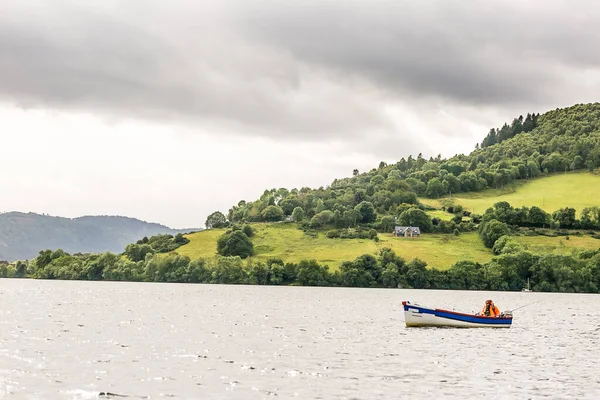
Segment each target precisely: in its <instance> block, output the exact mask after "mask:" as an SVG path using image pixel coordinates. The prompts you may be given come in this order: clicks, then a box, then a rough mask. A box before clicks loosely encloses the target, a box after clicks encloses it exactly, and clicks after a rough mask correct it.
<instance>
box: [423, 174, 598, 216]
mask: <svg viewBox="0 0 600 400" xmlns="http://www.w3.org/2000/svg"><path fill="white" fill-rule="evenodd" d="M452 199H453V200H454V202H455V203H457V204H461V205H462V206H463V207H464V208H465V209H466V210H468V211H471V212H474V213H476V214H483V213H484V212H485V210H486V209H487V208H488V207H491V206H493V205H494V203H496V202H498V201H507V202H509V203H510V204H511V205H512V206H513V207H522V206H527V207H531V206H538V207H540V208H542V209H543V210H545V211H546V212H550V213H552V212H554V211H556V210H558V209H559V208H562V207H567V206H568V207H573V208H575V209H576V210H577V213H578V214H579V213H580V212H581V210H582V209H583V208H585V207H590V206H597V205H598V204H599V203H600V201H599V200H598V199H600V176H599V175H596V174H593V173H590V172H575V173H572V172H569V173H567V174H557V175H551V176H547V177H543V178H539V179H535V180H532V181H530V182H526V183H519V184H517V185H516V186H514V187H511V188H507V189H504V190H496V189H491V190H486V191H483V192H478V193H460V194H458V195H455V196H453V197H452ZM420 200H421V201H423V203H426V204H428V205H431V206H434V207H440V206H441V204H442V203H443V202H444V200H446V199H440V200H431V199H420Z"/></svg>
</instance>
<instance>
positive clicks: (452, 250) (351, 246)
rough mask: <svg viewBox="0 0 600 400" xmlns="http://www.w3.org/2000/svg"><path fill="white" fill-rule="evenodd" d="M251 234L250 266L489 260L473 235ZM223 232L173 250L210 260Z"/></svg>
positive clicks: (592, 243)
mask: <svg viewBox="0 0 600 400" xmlns="http://www.w3.org/2000/svg"><path fill="white" fill-rule="evenodd" d="M253 226H254V228H255V229H256V234H255V236H254V237H253V238H252V242H253V243H254V247H255V250H256V255H255V256H254V257H252V259H253V260H255V261H264V260H266V259H267V258H270V257H277V258H281V259H283V260H284V261H286V262H298V261H300V260H302V259H316V260H317V261H318V262H320V263H323V264H327V265H329V267H330V268H331V269H332V270H335V269H337V268H339V266H340V264H341V263H342V262H343V261H351V260H354V259H355V258H356V257H358V256H360V255H362V254H365V253H369V254H376V253H377V250H379V249H381V248H384V247H390V248H392V249H393V250H394V251H395V252H396V254H398V255H400V256H402V257H403V258H404V259H406V260H407V261H408V260H412V259H413V258H420V259H421V260H423V261H425V262H426V263H427V264H428V265H429V266H431V267H435V268H439V269H446V268H449V267H450V266H451V265H452V264H454V263H455V262H456V261H459V260H471V261H478V262H482V263H484V262H487V261H489V260H491V258H492V257H493V254H492V252H491V251H490V250H489V249H486V248H485V247H484V246H483V244H482V243H481V240H480V239H479V236H478V235H477V233H475V232H471V233H464V234H461V235H460V236H458V237H455V236H452V235H441V234H424V235H423V236H422V237H420V238H418V239H417V238H415V239H404V238H395V237H393V236H392V235H391V234H380V235H379V237H380V242H379V243H375V242H374V241H372V240H368V239H328V238H326V237H325V235H324V234H323V233H322V232H320V233H319V235H318V237H317V238H313V237H311V236H308V235H306V234H304V232H302V231H301V230H299V229H298V228H297V226H296V225H295V224H254V225H253ZM224 231H225V230H224V229H211V230H206V231H202V232H197V233H193V234H191V235H187V237H188V238H189V239H190V243H188V244H187V245H184V246H182V247H180V248H179V249H177V250H176V251H177V252H178V253H179V254H182V255H187V256H189V257H190V258H192V259H195V258H212V257H214V256H215V255H216V247H217V239H218V238H219V236H221V235H222V234H223V232H224ZM515 240H516V241H518V242H519V243H521V244H523V245H524V246H525V248H527V249H528V250H531V251H533V252H536V253H540V254H547V253H555V254H570V253H571V252H572V251H573V250H574V249H597V248H598V247H600V240H597V239H593V238H591V237H589V236H584V237H577V236H571V237H570V239H569V240H566V239H565V237H547V236H516V237H515Z"/></svg>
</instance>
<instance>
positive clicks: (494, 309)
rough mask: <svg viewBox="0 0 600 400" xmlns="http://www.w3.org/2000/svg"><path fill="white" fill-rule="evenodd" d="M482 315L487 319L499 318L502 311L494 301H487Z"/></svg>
mask: <svg viewBox="0 0 600 400" xmlns="http://www.w3.org/2000/svg"><path fill="white" fill-rule="evenodd" d="M480 314H481V315H483V316H486V317H499V316H500V309H499V308H498V306H496V305H495V304H494V302H493V301H492V300H486V301H485V305H484V306H483V309H482V310H481V313H480Z"/></svg>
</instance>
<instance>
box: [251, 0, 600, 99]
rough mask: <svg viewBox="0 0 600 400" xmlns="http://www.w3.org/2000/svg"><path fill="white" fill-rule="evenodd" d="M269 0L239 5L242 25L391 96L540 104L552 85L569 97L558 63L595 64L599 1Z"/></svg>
mask: <svg viewBox="0 0 600 400" xmlns="http://www.w3.org/2000/svg"><path fill="white" fill-rule="evenodd" d="M278 4H279V6H274V8H275V10H272V11H271V12H269V13H265V12H264V11H263V10H257V9H256V8H252V7H251V6H248V7H249V10H247V11H246V12H250V13H254V14H253V15H254V16H255V18H253V19H246V21H247V23H246V24H245V28H246V29H247V33H248V34H249V35H256V36H257V37H258V38H260V39H261V40H265V41H269V42H272V43H275V44H277V45H279V46H281V47H282V48H287V49H290V50H291V51H293V53H294V54H295V55H296V56H297V57H298V58H299V59H303V60H311V61H312V62H316V63H319V64H322V65H326V66H328V67H330V68H334V69H338V70H340V71H344V72H346V73H350V74H357V75H360V76H363V77H368V78H369V79H370V80H371V81H372V82H374V83H375V84H376V85H378V86H379V87H381V88H384V89H387V90H389V91H390V92H391V93H392V95H393V96H406V95H413V96H417V97H419V98H423V97H425V96H431V97H442V98H446V99H450V100H454V101H459V102H464V103H469V104H493V105H500V106H504V105H507V104H514V103H521V104H544V103H545V102H546V101H547V100H548V96H553V95H555V94H556V92H557V91H559V92H560V96H563V98H566V99H565V101H570V100H571V101H576V99H577V96H578V95H581V90H582V89H585V82H584V81H583V80H582V79H580V77H578V76H576V73H575V74H573V75H572V76H570V77H568V78H570V79H565V72H566V70H569V69H575V70H579V71H581V70H583V69H584V68H590V69H593V70H595V71H596V72H598V71H599V68H600V53H598V52H596V51H594V50H593V49H595V48H598V47H599V46H600V30H598V29H597V28H596V27H597V26H598V25H599V24H600V18H599V17H598V15H599V14H598V13H597V12H594V11H600V6H598V5H596V4H594V3H590V2H581V1H576V2H573V1H561V2H551V3H539V2H522V1H516V0H515V1H510V0H509V1H504V2H464V1H462V2H458V1H447V0H441V1H428V2H408V1H396V2H357V1H352V2H349V3H348V2H345V3H344V5H343V6H342V5H341V3H340V2H336V1H319V2H316V1H305V2H300V3H294V4H295V6H290V5H289V3H288V4H285V5H282V4H283V3H278ZM588 89H589V88H588ZM595 89H596V90H588V91H587V93H586V94H595V93H598V90H597V89H598V87H596V88H595ZM557 97H558V96H557Z"/></svg>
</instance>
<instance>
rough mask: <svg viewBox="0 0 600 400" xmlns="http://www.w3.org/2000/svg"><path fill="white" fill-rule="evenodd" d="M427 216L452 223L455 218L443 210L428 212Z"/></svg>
mask: <svg viewBox="0 0 600 400" xmlns="http://www.w3.org/2000/svg"><path fill="white" fill-rule="evenodd" d="M427 215H429V218H439V219H440V220H442V221H450V220H451V219H452V218H453V217H454V214H450V213H449V212H446V211H442V210H432V211H427Z"/></svg>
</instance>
